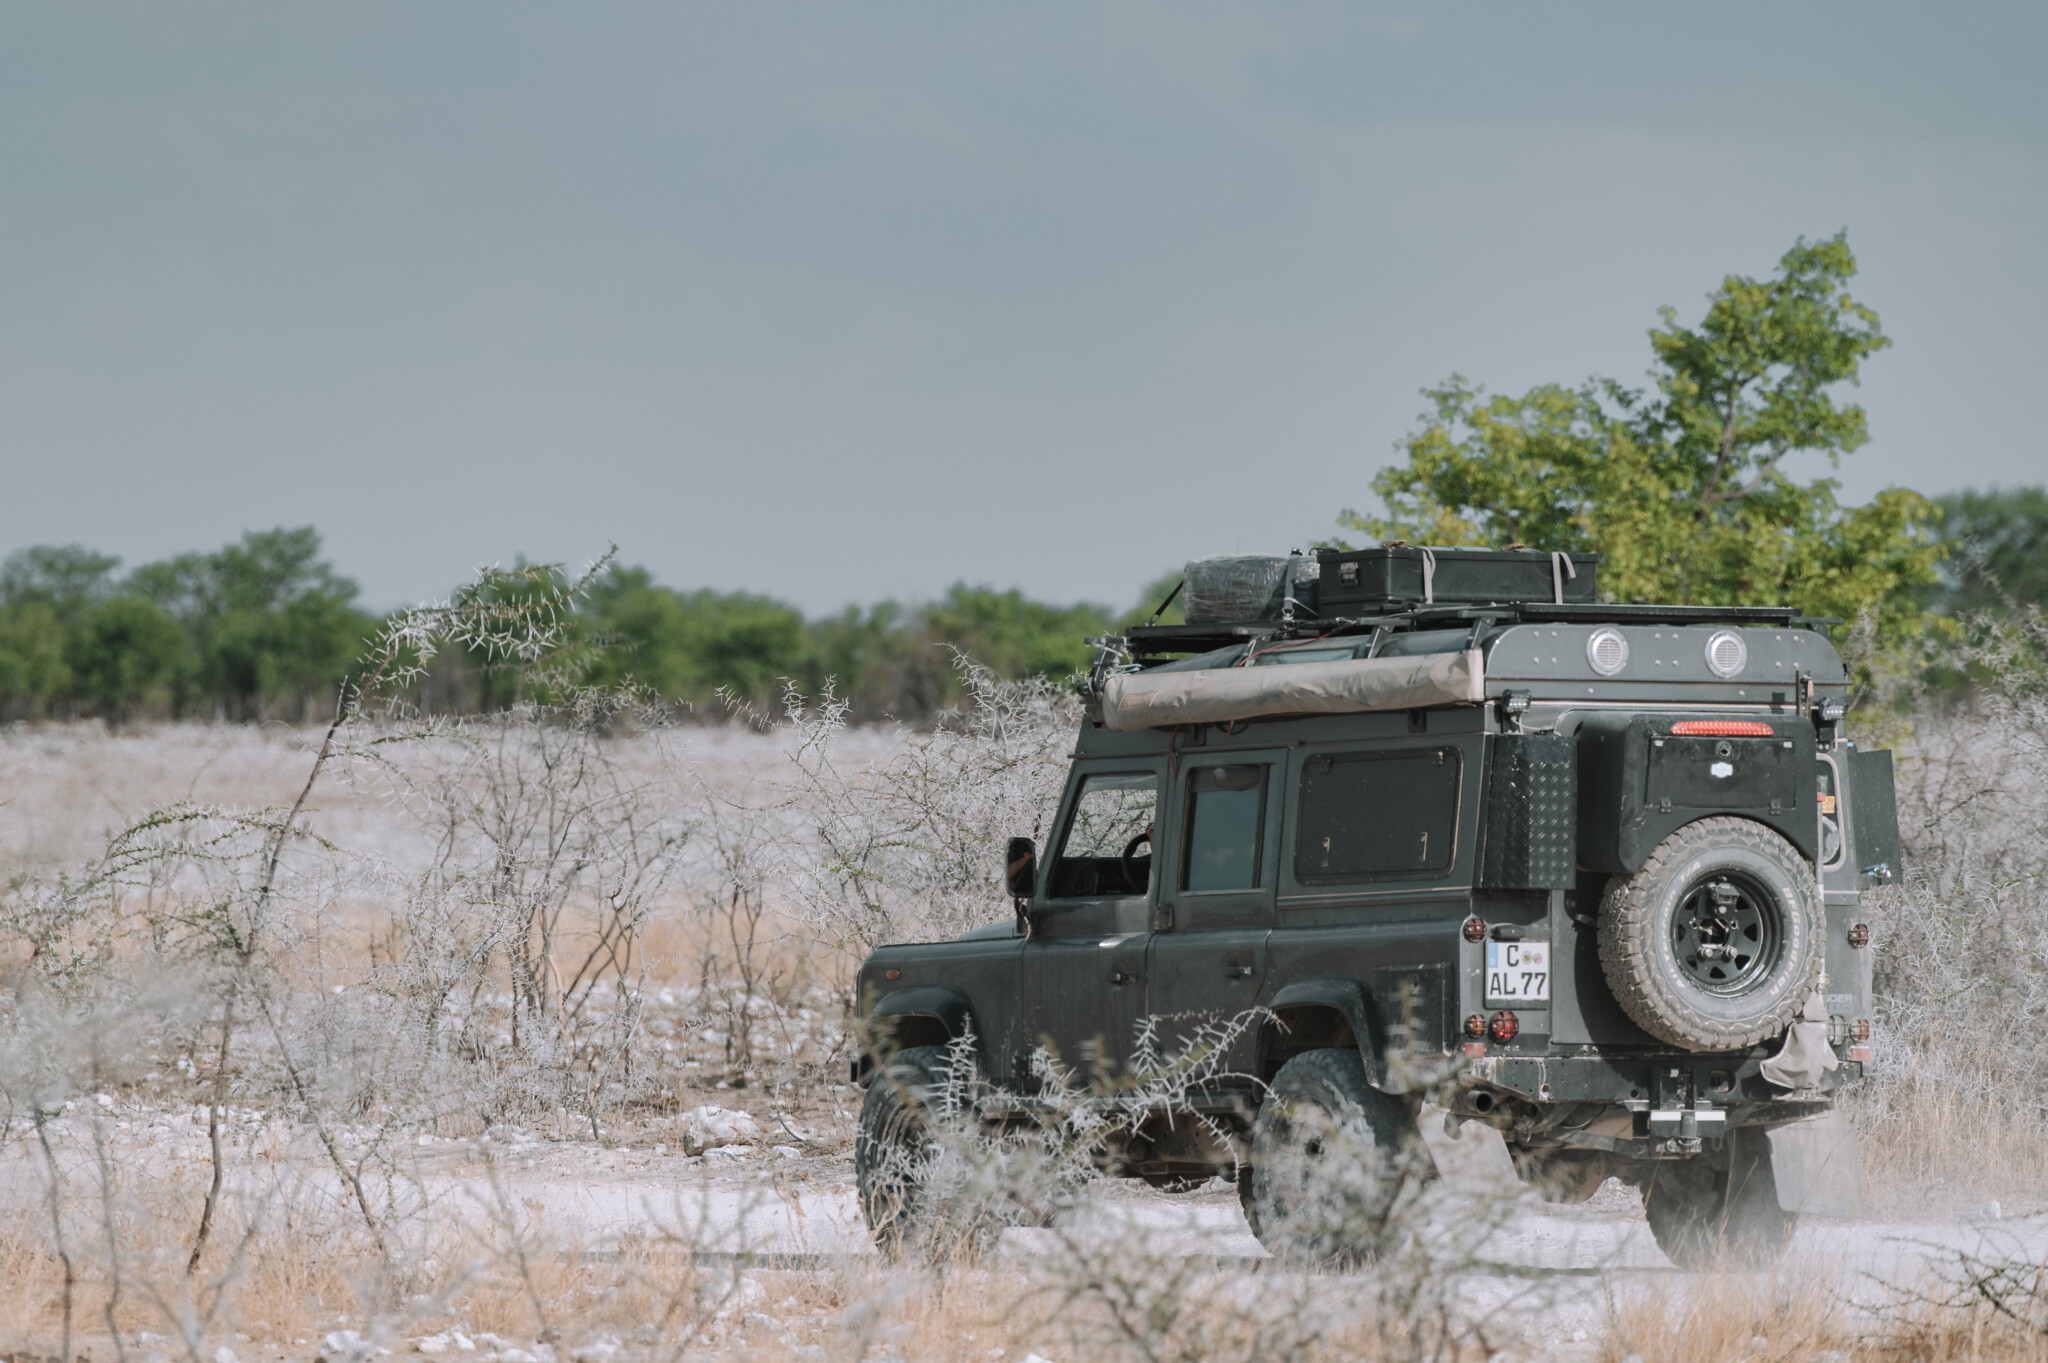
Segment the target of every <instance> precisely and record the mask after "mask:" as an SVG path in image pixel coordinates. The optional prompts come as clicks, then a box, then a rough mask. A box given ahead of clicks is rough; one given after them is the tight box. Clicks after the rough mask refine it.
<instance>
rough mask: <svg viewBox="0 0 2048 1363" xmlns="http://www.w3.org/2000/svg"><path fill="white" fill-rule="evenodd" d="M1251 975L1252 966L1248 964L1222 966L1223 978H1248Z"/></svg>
mask: <svg viewBox="0 0 2048 1363" xmlns="http://www.w3.org/2000/svg"><path fill="white" fill-rule="evenodd" d="M1251 977H1252V968H1251V967H1250V966H1248V965H1227V966H1224V967H1223V978H1224V979H1226V980H1248V979H1250V978H1251Z"/></svg>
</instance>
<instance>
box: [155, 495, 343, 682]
mask: <svg viewBox="0 0 2048 1363" xmlns="http://www.w3.org/2000/svg"><path fill="white" fill-rule="evenodd" d="M126 589H127V590H128V591H129V592H131V593H133V594H135V595H137V596H140V597H142V598H144V599H147V600H149V601H150V602H152V603H153V604H155V605H156V606H157V607H158V608H159V609H161V610H163V611H166V612H167V613H169V614H170V615H172V616H174V617H175V618H176V619H177V620H178V621H179V622H180V623H181V624H183V625H184V627H185V628H186V630H188V631H189V632H190V635H191V639H192V650H191V653H190V655H189V656H190V670H189V674H188V675H186V676H184V677H183V680H184V681H185V682H186V684H187V686H188V687H189V688H190V689H191V690H193V691H196V692H197V693H198V695H202V696H204V697H206V698H207V699H209V700H211V701H212V703H213V704H214V706H215V707H217V708H218V709H219V710H220V711H221V712H222V713H224V714H226V715H228V716H230V717H232V718H236V719H255V718H258V717H260V716H261V715H262V714H263V713H265V712H266V710H268V709H270V708H273V707H275V706H277V705H279V704H284V705H291V704H294V703H296V704H298V705H302V706H303V705H310V704H313V703H316V702H318V701H319V700H320V699H321V698H322V697H324V696H325V695H326V693H327V692H329V691H331V690H332V688H333V687H334V686H336V685H337V684H339V682H340V680H341V678H342V676H343V674H344V673H346V672H347V670H348V667H349V664H350V663H351V662H353V661H354V659H355V658H356V656H357V655H358V654H359V653H360V652H361V651H362V649H363V647H364V646H365V644H366V642H367V641H368V639H369V637H370V635H371V633H372V632H373V631H374V629H375V626H376V622H375V620H374V619H373V618H372V617H370V616H369V615H367V614H365V613H364V612H363V611H361V610H359V609H357V607H356V605H355V599H356V595H357V591H358V589H357V587H356V584H355V582H353V581H352V580H351V579H349V578H346V577H343V576H342V575H341V574H339V573H337V572H336V571H335V570H334V568H333V566H332V565H331V564H329V563H327V562H326V561H325V560H324V559H322V558H321V557H320V536H319V534H318V533H317V532H316V531H315V530H314V529H313V527H312V526H309V525H308V526H300V527H298V528H296V529H286V528H284V527H279V528H277V529H275V530H261V531H251V532H249V533H248V534H246V535H244V536H242V539H241V541H240V542H239V543H236V544H230V545H227V546H225V547H223V548H221V549H219V550H217V551H215V552H213V553H191V554H181V555H179V556H178V557H176V558H173V559H167V560H165V561H163V562H161V563H151V564H146V565H144V566H143V567H140V568H138V569H136V570H135V572H134V573H133V574H132V575H131V576H130V578H129V580H128V584H127V588H126ZM191 699H192V698H190V697H188V698H187V700H186V703H185V705H183V706H181V707H180V708H187V707H189V705H190V702H191Z"/></svg>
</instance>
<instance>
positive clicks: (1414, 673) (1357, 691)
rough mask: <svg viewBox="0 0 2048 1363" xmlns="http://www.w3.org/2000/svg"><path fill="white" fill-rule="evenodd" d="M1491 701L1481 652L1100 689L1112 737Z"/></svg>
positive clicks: (1143, 678) (1174, 676) (1211, 671)
mask: <svg viewBox="0 0 2048 1363" xmlns="http://www.w3.org/2000/svg"><path fill="white" fill-rule="evenodd" d="M1485 698H1486V675H1485V664H1484V663H1483V662H1482V661H1481V659H1480V656H1479V650H1478V649H1476V648H1473V649H1467V650H1465V651H1464V652H1462V653H1425V654H1421V655H1419V656H1416V657H1411V658H1365V659H1355V660H1347V661H1344V662H1335V663H1287V664H1280V665H1276V666H1271V667H1218V668H1208V669H1205V670H1203V671H1199V672H1123V673H1118V674H1117V675H1115V676H1113V677H1111V678H1110V679H1109V681H1108V682H1107V683H1106V684H1105V685H1104V686H1103V689H1102V722H1103V723H1104V724H1106V725H1108V726H1109V727H1110V728H1112V729H1125V730H1128V729H1150V728H1154V727H1156V726H1159V725H1167V724H1213V723H1218V722H1222V721H1227V720H1233V719H1256V718H1258V717H1259V716H1261V715H1343V714H1356V713H1358V712H1360V711H1364V710H1409V709H1413V708H1415V707H1417V706H1422V705H1449V704H1456V703H1459V702H1466V703H1471V702H1476V701H1481V700H1484V699H1485Z"/></svg>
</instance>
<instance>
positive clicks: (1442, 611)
mask: <svg viewBox="0 0 2048 1363" xmlns="http://www.w3.org/2000/svg"><path fill="white" fill-rule="evenodd" d="M1482 616H1484V617H1487V618H1489V619H1490V620H1492V621H1493V622H1495V623H1498V624H1514V623H1516V622H1520V621H1528V622H1535V621H1546V622H1552V623H1570V624H1588V625H1591V624H1612V625H1762V626H1772V625H1775V626H1779V627H1789V628H1799V629H1817V628H1822V627H1825V626H1827V625H1838V624H1840V623H1841V621H1840V620H1838V619H1835V618H1833V617H1827V616H1812V615H1804V614H1802V613H1801V612H1800V611H1799V610H1798V609H1797V608H1795V607H1792V606H1659V605H1651V604H1644V603H1634V602H1628V603H1616V602H1602V601H1584V602H1574V601H1567V602H1564V603H1561V604H1560V603H1558V602H1553V601H1508V602H1502V603H1500V604H1498V605H1460V606H1417V607H1413V608H1411V609H1408V610H1401V611H1389V612H1386V613H1384V614H1379V615H1361V616H1357V617H1341V616H1340V617H1334V618H1329V619H1321V620H1313V619H1307V620H1303V619H1298V620H1294V621H1291V622H1289V621H1282V620H1256V621H1246V622H1243V623H1240V624H1194V625H1139V626H1135V627H1133V628H1131V629H1128V630H1126V631H1124V642H1125V645H1126V647H1128V648H1129V650H1130V653H1131V656H1132V657H1133V658H1135V659H1138V660H1141V661H1142V660H1146V659H1159V658H1166V657H1169V656H1172V655H1176V654H1192V653H1208V652H1211V651H1213V650H1215V649H1219V648H1229V647H1231V646H1233V645H1236V644H1242V643H1245V642H1247V641H1257V642H1266V641H1270V640H1288V639H1314V638H1325V637H1336V636H1342V635H1347V634H1361V633H1364V632H1365V631H1368V630H1372V629H1395V630H1403V629H1407V630H1413V629H1425V628H1428V627H1430V626H1437V627H1449V626H1454V625H1462V624H1468V623H1473V622H1476V621H1478V620H1479V619H1480V617H1482Z"/></svg>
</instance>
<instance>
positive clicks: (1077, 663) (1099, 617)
mask: <svg viewBox="0 0 2048 1363" xmlns="http://www.w3.org/2000/svg"><path fill="white" fill-rule="evenodd" d="M1112 614H1113V613H1112V612H1111V611H1109V610H1107V609H1105V608H1104V607H1101V606H1094V605H1090V604H1088V603H1087V602H1082V603H1081V604H1079V605H1074V606H1050V605H1047V604H1045V603H1044V602H1040V601H1032V600H1029V599H1028V598H1026V597H1025V595H1024V594H1023V593H1022V592H1020V591H1018V590H1016V589H1015V588H1011V589H1010V590H1009V591H1007V592H999V591H996V590H994V589H993V588H990V587H970V586H968V585H967V584H966V583H964V582H956V583H954V584H953V585H952V587H950V588H949V589H948V590H947V592H946V594H945V596H943V597H941V598H940V599H939V600H937V601H935V602H933V603H932V604H931V605H929V606H927V607H926V608H925V609H924V612H923V620H922V626H923V628H922V631H921V632H922V633H923V634H925V635H926V636H927V637H928V638H929V639H930V640H931V641H932V642H933V643H940V642H944V643H949V644H952V645H953V646H954V647H956V648H959V649H961V650H963V651H964V652H966V653H968V654H969V655H971V656H972V657H973V658H974V660H975V661H976V662H979V663H981V664H983V665H984V666H986V667H988V668H990V669H992V670H994V671H995V672H996V673H998V674H999V675H1001V676H1005V677H1053V678H1061V677H1066V676H1069V675H1071V674H1073V673H1075V672H1080V671H1083V670H1085V669H1086V668H1087V666H1088V664H1089V663H1090V662H1091V661H1092V660H1093V659H1094V656H1095V654H1094V650H1092V649H1090V648H1089V647H1088V645H1087V644H1086V643H1084V642H1083V640H1084V638H1086V636H1088V635H1091V634H1107V633H1109V632H1110V620H1111V618H1112Z"/></svg>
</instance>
